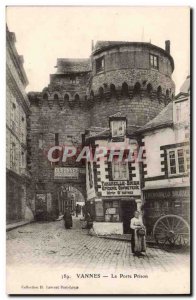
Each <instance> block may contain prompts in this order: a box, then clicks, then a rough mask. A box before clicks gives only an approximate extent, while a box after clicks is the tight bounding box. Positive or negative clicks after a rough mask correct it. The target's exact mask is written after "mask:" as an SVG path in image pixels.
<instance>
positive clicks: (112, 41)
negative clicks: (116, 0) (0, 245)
mask: <svg viewBox="0 0 196 300" xmlns="http://www.w3.org/2000/svg"><path fill="white" fill-rule="evenodd" d="M190 75H191V74H190V8H189V7H150V6H149V7H128V6H127V7H112V6H111V7H104V6H103V7H77V6H73V7H69V6H59V7H57V6H56V7H55V6H42V7H41V6H40V7H39V6H32V7H31V6H8V7H7V10H6V143H7V145H6V154H7V158H6V182H7V199H6V204H7V205H6V213H7V216H6V220H7V224H6V236H7V241H6V246H7V251H6V252H7V265H6V268H7V276H6V277H7V293H8V294H23V295H24V294H55V295H57V294H67V295H82V294H87V295H89V294H91V295H96V294H99V295H103V294H105V295H108V294H113V295H134V294H136V295H138V294H149V295H150V294H152V295H155V294H173V295H174V294H179V295H181V294H190V293H191V289H190V283H191V278H190V274H191V272H190V271H191V269H190V247H191V237H190V228H191V219H190V107H191V104H190V97H191V89H190V82H191V78H190Z"/></svg>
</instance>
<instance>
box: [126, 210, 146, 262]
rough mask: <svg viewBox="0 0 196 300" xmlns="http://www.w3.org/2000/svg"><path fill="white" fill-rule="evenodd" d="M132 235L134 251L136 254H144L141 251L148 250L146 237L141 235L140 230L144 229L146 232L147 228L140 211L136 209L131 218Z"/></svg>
mask: <svg viewBox="0 0 196 300" xmlns="http://www.w3.org/2000/svg"><path fill="white" fill-rule="evenodd" d="M130 227H131V232H132V237H131V246H132V252H133V253H134V255H136V256H144V255H143V254H142V253H141V252H146V237H145V235H146V234H145V235H140V234H139V230H140V229H143V231H145V233H146V229H145V227H144V224H143V222H142V219H141V218H140V213H139V211H135V213H134V217H133V218H132V219H131V223H130Z"/></svg>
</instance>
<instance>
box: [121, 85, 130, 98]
mask: <svg viewBox="0 0 196 300" xmlns="http://www.w3.org/2000/svg"><path fill="white" fill-rule="evenodd" d="M122 96H124V97H128V96H129V87H128V84H127V83H126V82H123V84H122Z"/></svg>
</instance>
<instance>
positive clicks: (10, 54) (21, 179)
mask: <svg viewBox="0 0 196 300" xmlns="http://www.w3.org/2000/svg"><path fill="white" fill-rule="evenodd" d="M15 42H16V37H15V34H14V33H13V32H9V30H8V28H6V46H7V48H6V156H7V157H6V183H7V189H6V190H7V201H6V205H7V209H6V213H7V223H12V222H16V221H21V220H26V219H28V220H29V219H33V214H32V210H33V208H34V207H33V197H32V195H31V194H29V190H28V186H29V185H30V173H29V170H28V166H27V130H28V118H29V114H30V103H29V100H28V97H27V95H26V92H25V88H26V86H27V84H28V80H27V76H26V73H25V71H24V68H23V57H22V56H20V55H18V53H17V50H16V48H15Z"/></svg>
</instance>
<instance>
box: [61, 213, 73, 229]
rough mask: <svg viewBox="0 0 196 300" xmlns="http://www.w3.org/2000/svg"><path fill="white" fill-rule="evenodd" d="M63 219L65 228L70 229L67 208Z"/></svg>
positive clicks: (70, 224)
mask: <svg viewBox="0 0 196 300" xmlns="http://www.w3.org/2000/svg"><path fill="white" fill-rule="evenodd" d="M63 219H64V221H65V228H66V229H70V228H71V227H72V226H73V221H72V215H71V214H70V211H69V210H68V209H66V210H65V213H64V216H63Z"/></svg>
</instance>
